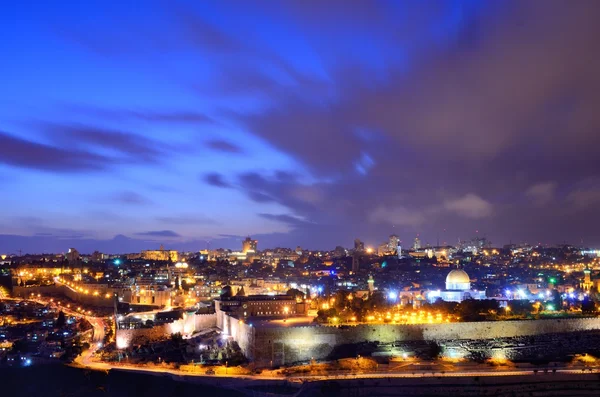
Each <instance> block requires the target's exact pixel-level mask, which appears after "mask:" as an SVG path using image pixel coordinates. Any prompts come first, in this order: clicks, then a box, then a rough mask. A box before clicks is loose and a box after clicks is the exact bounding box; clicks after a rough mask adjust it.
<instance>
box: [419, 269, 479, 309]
mask: <svg viewBox="0 0 600 397" xmlns="http://www.w3.org/2000/svg"><path fill="white" fill-rule="evenodd" d="M439 298H441V299H442V300H444V301H446V302H462V301H464V300H465V299H478V300H479V299H486V296H485V291H478V290H472V289H471V279H470V278H469V275H468V274H467V272H465V271H464V270H462V269H453V270H451V271H450V273H448V276H447V277H446V289H445V290H437V291H429V292H428V293H427V299H428V300H429V302H431V303H433V302H435V301H436V300H437V299H439Z"/></svg>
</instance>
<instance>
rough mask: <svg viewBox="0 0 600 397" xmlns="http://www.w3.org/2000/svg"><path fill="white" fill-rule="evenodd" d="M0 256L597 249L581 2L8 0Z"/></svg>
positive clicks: (589, 29)
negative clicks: (478, 240)
mask: <svg viewBox="0 0 600 397" xmlns="http://www.w3.org/2000/svg"><path fill="white" fill-rule="evenodd" d="M12 3H13V4H9V3H8V2H5V3H3V5H2V12H1V13H0V53H1V54H2V57H1V61H0V188H1V194H0V234H1V236H0V253H16V252H18V251H19V250H23V252H49V251H54V252H64V251H66V250H67V249H68V248H69V247H75V248H77V249H79V250H80V251H81V252H91V251H93V250H95V249H98V250H100V251H103V252H132V251H139V250H140V249H149V248H157V247H158V245H159V244H161V243H164V244H165V246H166V247H167V248H174V249H189V250H198V249H204V248H206V247H207V244H208V243H207V242H210V247H211V248H217V247H229V248H240V247H241V239H243V238H244V237H246V235H251V236H252V237H254V238H257V239H258V240H259V249H261V248H266V247H274V246H289V247H296V245H301V246H302V247H304V248H313V249H326V248H328V249H333V248H334V247H335V246H336V245H342V246H346V247H350V246H352V241H353V240H354V238H356V237H359V238H361V239H363V240H364V241H365V242H366V243H367V244H370V245H373V246H376V245H377V244H379V243H381V242H382V241H384V240H385V239H387V236H388V235H389V234H391V233H395V234H398V235H399V236H400V237H401V239H402V240H403V242H404V245H405V246H406V245H409V244H411V243H412V240H413V239H414V238H415V236H416V235H417V234H419V235H420V237H421V240H422V241H423V243H427V242H429V243H431V244H436V243H437V241H438V238H439V241H440V243H443V242H448V243H450V244H454V243H456V242H457V240H458V239H459V238H461V239H467V238H470V237H473V236H476V235H479V236H486V237H488V238H489V239H490V240H491V241H492V242H493V243H495V245H502V244H506V243H508V242H510V241H512V242H513V243H517V242H525V241H526V242H529V243H532V244H535V243H538V242H541V243H544V244H554V243H562V242H565V241H567V242H571V243H576V244H581V243H583V245H587V246H598V245H600V222H599V221H600V158H599V156H598V148H599V147H600V41H599V38H600V23H599V22H598V21H600V1H598V0H576V1H574V0H564V1H559V0H543V1H542V0H532V1H526V0H516V1H487V2H486V1H479V0H476V1H475V0H474V1H450V0H448V1H429V0H425V1H420V0H419V1H417V0H415V1H391V2H385V1H371V0H369V1H341V0H340V1H330V0H328V1H327V2H323V1H316V0H315V1H310V0H309V1H286V2H283V1H282V2H276V1H213V2H208V1H190V2H177V1H164V2H163V1H157V2H152V1H144V2H143V6H141V4H142V3H140V2H137V1H63V2H48V1H37V2H35V1H21V2H12Z"/></svg>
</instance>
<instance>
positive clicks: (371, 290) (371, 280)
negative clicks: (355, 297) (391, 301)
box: [367, 274, 375, 294]
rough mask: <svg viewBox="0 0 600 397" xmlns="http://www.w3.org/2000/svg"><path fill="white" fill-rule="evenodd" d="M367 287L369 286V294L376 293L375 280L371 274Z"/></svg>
mask: <svg viewBox="0 0 600 397" xmlns="http://www.w3.org/2000/svg"><path fill="white" fill-rule="evenodd" d="M367 285H368V286H369V293H371V294H372V293H373V291H375V280H373V275H371V274H369V279H368V280H367Z"/></svg>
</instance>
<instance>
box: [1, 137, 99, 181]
mask: <svg viewBox="0 0 600 397" xmlns="http://www.w3.org/2000/svg"><path fill="white" fill-rule="evenodd" d="M0 153H1V154H0V164H7V165H10V166H13V167H20V168H29V169H35V170H40V171H50V172H59V173H77V172H88V171H99V170H104V169H106V168H108V167H109V166H110V163H109V161H108V159H107V158H106V157H103V156H100V155H97V154H94V153H90V152H86V151H83V150H77V149H70V150H66V149H62V148H59V147H55V146H50V145H45V144H41V143H36V142H32V141H28V140H24V139H21V138H18V137H15V136H12V135H9V134H8V133H6V132H3V131H0Z"/></svg>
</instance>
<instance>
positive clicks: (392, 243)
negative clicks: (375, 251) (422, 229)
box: [388, 234, 400, 252]
mask: <svg viewBox="0 0 600 397" xmlns="http://www.w3.org/2000/svg"><path fill="white" fill-rule="evenodd" d="M399 245H400V238H398V236H396V235H395V234H392V235H391V236H390V239H389V241H388V252H396V250H397V249H398V246H399Z"/></svg>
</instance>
